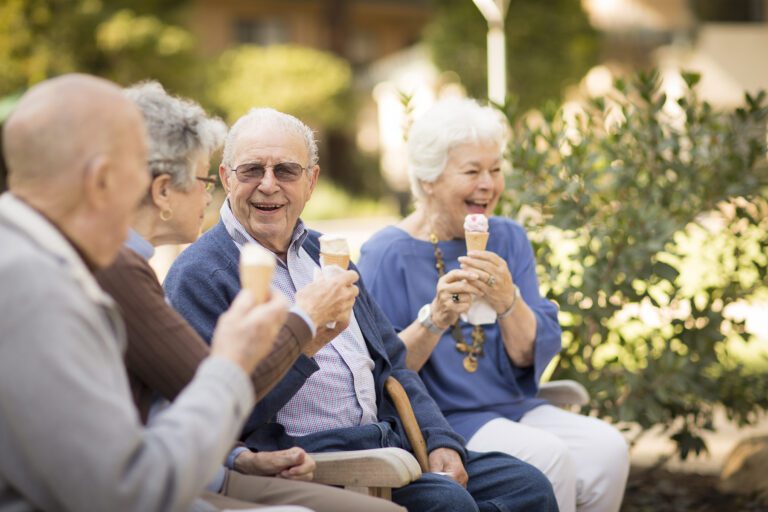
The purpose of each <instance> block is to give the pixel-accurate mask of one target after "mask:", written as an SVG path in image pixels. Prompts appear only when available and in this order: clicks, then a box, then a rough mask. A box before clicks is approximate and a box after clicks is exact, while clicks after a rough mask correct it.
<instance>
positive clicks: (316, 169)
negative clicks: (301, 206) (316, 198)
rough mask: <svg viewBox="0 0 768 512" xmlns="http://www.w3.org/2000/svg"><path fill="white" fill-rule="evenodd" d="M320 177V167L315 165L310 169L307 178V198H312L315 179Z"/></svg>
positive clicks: (315, 183)
mask: <svg viewBox="0 0 768 512" xmlns="http://www.w3.org/2000/svg"><path fill="white" fill-rule="evenodd" d="M318 176H320V166H319V165H315V166H314V167H313V168H312V175H311V176H310V178H309V196H310V197H312V192H314V190H315V186H316V185H317V178H318Z"/></svg>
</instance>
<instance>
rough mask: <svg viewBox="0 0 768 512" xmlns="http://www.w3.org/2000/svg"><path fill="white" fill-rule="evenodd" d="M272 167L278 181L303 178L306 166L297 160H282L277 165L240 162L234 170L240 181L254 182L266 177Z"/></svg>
mask: <svg viewBox="0 0 768 512" xmlns="http://www.w3.org/2000/svg"><path fill="white" fill-rule="evenodd" d="M269 168H271V169H272V173H273V174H274V175H275V179H276V180H277V181H296V180H298V179H299V178H301V173H303V172H304V171H306V168H304V167H302V166H301V164H297V163H296V162H280V163H277V164H275V165H264V164H261V163H257V162H254V163H248V164H240V165H238V166H237V167H236V168H235V169H232V171H233V172H234V173H235V175H236V176H237V179H238V181H240V182H242V183H254V182H256V181H261V180H262V179H264V175H265V174H266V173H267V169H269Z"/></svg>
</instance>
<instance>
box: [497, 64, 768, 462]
mask: <svg viewBox="0 0 768 512" xmlns="http://www.w3.org/2000/svg"><path fill="white" fill-rule="evenodd" d="M683 78H684V80H685V82H686V84H687V88H686V91H685V93H684V95H683V96H682V97H681V98H679V99H677V100H671V99H668V98H667V97H666V96H665V95H664V94H663V92H662V91H661V89H660V83H661V80H660V78H659V75H658V74H657V73H656V72H649V73H644V74H640V75H639V76H638V77H637V78H635V79H633V80H631V81H629V82H624V81H617V82H616V84H615V89H614V90H613V91H612V92H611V93H609V94H608V95H607V96H605V97H597V98H593V99H592V100H590V101H588V102H587V103H585V104H584V105H583V106H582V107H583V109H582V110H581V111H578V112H573V111H570V110H569V111H565V110H563V109H561V108H560V109H558V108H555V107H554V106H549V107H547V108H545V109H544V110H543V112H540V113H539V112H536V113H531V114H528V115H527V116H526V117H524V118H521V119H515V116H516V113H515V112H508V115H509V116H510V118H511V119H515V126H516V129H515V133H514V136H513V139H514V140H513V141H512V144H511V145H510V160H511V163H512V165H513V167H514V172H513V173H512V174H511V176H510V177H509V181H508V187H507V190H508V191H509V193H508V196H507V197H506V198H505V200H504V202H503V203H502V207H501V208H502V211H503V214H506V215H513V214H516V215H518V216H519V217H520V218H521V219H522V220H523V221H524V223H525V224H526V225H527V227H528V229H529V234H530V236H531V240H532V242H533V244H534V247H535V251H536V254H537V261H538V262H539V264H540V268H539V275H540V276H541V277H542V286H543V288H544V289H545V290H546V293H547V295H548V297H549V298H551V299H553V300H555V301H557V302H558V304H559V305H560V311H561V313H560V319H561V323H562V325H563V330H564V336H563V338H564V350H563V352H562V354H561V361H560V364H559V366H558V368H557V369H556V371H555V376H556V377H557V378H574V379H577V380H579V381H581V382H583V383H584V384H585V385H586V386H587V388H588V389H589V390H590V391H591V397H592V402H591V404H590V408H591V409H592V410H593V411H596V413H597V414H598V415H600V416H607V417H611V418H613V419H614V420H616V421H630V422H637V423H638V424H639V425H640V426H641V428H642V430H643V431H645V430H647V429H649V428H651V427H653V426H657V425H661V426H663V427H664V429H665V430H666V431H667V432H668V434H669V435H670V437H671V438H672V439H673V440H674V441H675V442H676V443H677V448H678V453H679V454H680V456H681V457H683V458H685V457H686V456H687V455H688V454H689V453H691V452H695V453H697V454H698V453H699V452H700V451H703V450H706V445H705V443H704V441H703V439H702V437H701V434H702V432H703V431H705V430H711V429H712V428H713V410H714V408H715V407H716V406H723V407H724V408H725V410H726V412H727V414H728V416H729V417H730V418H731V419H734V420H736V421H737V422H738V423H739V424H746V423H750V422H752V421H754V420H755V419H756V415H757V414H758V413H759V411H761V410H765V409H766V408H768V379H767V378H766V375H765V373H763V374H762V375H761V374H759V372H755V371H754V370H752V371H749V370H748V369H746V368H745V367H744V366H743V365H742V363H741V362H740V360H739V359H738V358H736V357H734V355H733V353H732V351H731V349H730V347H731V346H732V345H733V344H734V343H746V344H747V345H749V343H750V342H753V341H754V339H753V337H752V335H751V334H750V333H748V332H746V331H745V325H744V322H743V319H742V320H739V319H737V318H734V315H732V314H729V311H732V309H731V308H732V305H733V304H735V303H737V302H738V301H741V300H750V299H754V298H762V300H764V299H765V298H766V295H768V294H767V293H766V290H767V288H766V287H767V286H768V281H766V276H767V269H768V201H766V195H767V194H766V190H767V189H766V185H767V184H768V166H767V165H766V122H767V121H768V107H767V106H766V101H765V100H766V95H765V93H763V92H761V93H760V94H758V95H756V96H750V95H746V102H745V105H744V106H743V107H741V108H738V109H735V110H733V111H727V112H718V111H716V110H715V109H713V108H712V107H711V106H710V105H709V104H708V103H707V102H705V101H702V100H701V99H700V98H699V97H698V96H697V94H696V91H695V87H694V86H695V84H696V82H697V81H698V79H699V77H698V76H697V75H695V74H683ZM729 306H731V308H729ZM764 368H765V365H763V369H764Z"/></svg>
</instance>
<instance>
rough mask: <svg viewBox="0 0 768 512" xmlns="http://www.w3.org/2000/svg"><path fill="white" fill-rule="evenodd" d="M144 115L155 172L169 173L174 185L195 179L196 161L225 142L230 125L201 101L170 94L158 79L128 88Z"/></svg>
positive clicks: (152, 169)
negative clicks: (207, 110) (210, 112)
mask: <svg viewBox="0 0 768 512" xmlns="http://www.w3.org/2000/svg"><path fill="white" fill-rule="evenodd" d="M124 92H125V95H126V96H128V98H130V99H131V100H133V101H134V102H135V103H136V104H137V105H138V106H139V109H140V110H141V113H142V114H143V115H144V123H145V125H146V127H147V134H148V137H149V141H148V142H147V145H148V147H149V155H148V157H147V158H148V164H149V170H150V172H151V173H152V176H153V177H154V176H158V175H160V174H168V175H170V176H171V183H172V185H173V186H175V187H178V188H181V189H184V188H188V187H189V186H190V185H191V184H192V182H193V181H194V179H195V176H194V172H195V169H194V165H193V161H194V159H195V158H196V157H198V154H199V153H200V152H201V151H202V152H205V154H206V155H208V156H209V157H210V155H211V154H212V153H213V152H214V151H216V150H218V149H219V148H220V147H221V145H222V144H223V142H224V137H225V135H226V133H227V125H225V124H224V122H223V121H221V120H220V119H218V118H211V117H208V116H207V115H206V113H205V111H204V110H203V109H202V107H200V105H198V104H197V103H195V102H193V101H191V100H187V99H182V98H177V97H174V96H171V95H169V94H168V93H167V92H165V89H163V86H162V85H160V84H159V83H158V82H154V81H148V82H142V83H139V84H136V85H133V86H131V87H129V88H127V89H125V91H124Z"/></svg>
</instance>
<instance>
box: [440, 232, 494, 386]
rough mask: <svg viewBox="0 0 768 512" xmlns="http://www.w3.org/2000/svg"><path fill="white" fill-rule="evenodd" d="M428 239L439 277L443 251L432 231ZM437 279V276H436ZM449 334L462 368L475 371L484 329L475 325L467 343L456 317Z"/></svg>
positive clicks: (442, 264)
mask: <svg viewBox="0 0 768 512" xmlns="http://www.w3.org/2000/svg"><path fill="white" fill-rule="evenodd" d="M429 241H430V242H432V247H433V248H434V250H435V268H436V269H437V273H438V275H439V277H443V276H444V275H445V261H444V260H443V251H441V250H440V247H439V246H438V245H437V235H435V233H434V232H433V231H430V232H429ZM438 279H439V278H438ZM450 329H451V336H452V337H453V339H454V341H455V342H456V350H458V351H459V352H461V353H462V354H466V356H464V363H463V364H464V369H465V370H466V371H468V372H469V373H474V372H476V371H477V358H478V357H480V356H482V355H483V345H485V331H484V330H483V328H482V327H481V326H479V325H476V326H475V327H474V329H472V345H468V344H467V342H466V341H465V340H464V333H462V332H461V327H460V326H459V319H456V323H454V324H453V325H452V326H451V327H450Z"/></svg>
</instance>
